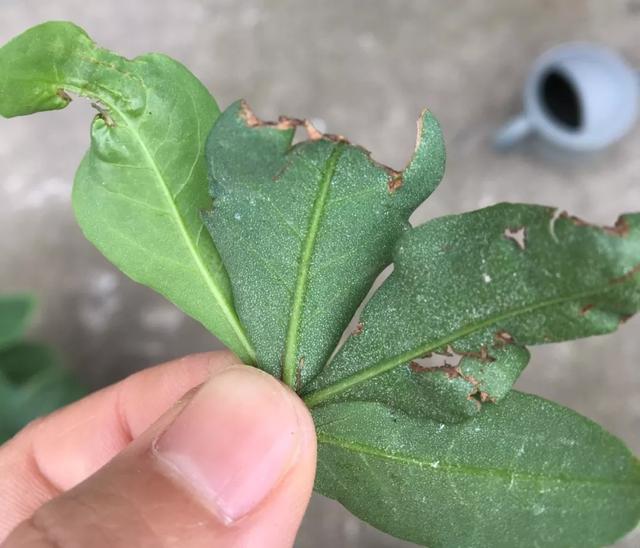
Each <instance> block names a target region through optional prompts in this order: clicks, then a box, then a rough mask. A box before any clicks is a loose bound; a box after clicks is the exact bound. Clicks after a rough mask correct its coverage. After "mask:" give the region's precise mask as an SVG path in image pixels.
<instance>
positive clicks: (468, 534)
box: [313, 392, 640, 548]
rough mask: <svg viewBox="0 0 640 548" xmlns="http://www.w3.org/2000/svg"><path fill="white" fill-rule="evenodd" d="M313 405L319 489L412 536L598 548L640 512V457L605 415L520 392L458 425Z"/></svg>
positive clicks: (440, 542) (376, 409)
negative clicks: (611, 430) (602, 423)
mask: <svg viewBox="0 0 640 548" xmlns="http://www.w3.org/2000/svg"><path fill="white" fill-rule="evenodd" d="M313 414H314V418H315V421H316V427H317V431H318V443H319V449H318V475H317V478H316V489H317V490H318V491H319V492H320V493H322V494H324V495H326V496H329V497H331V498H334V499H336V500H338V501H340V502H341V503H342V504H344V505H345V506H346V507H347V508H348V509H349V510H350V511H351V512H353V513H354V514H355V515H356V516H358V517H360V518H362V519H364V520H366V521H368V522H369V523H371V524H373V525H374V526H376V527H378V528H380V529H382V530H383V531H386V532H388V533H391V534H392V535H395V536H397V537H400V538H403V539H406V540H410V541H413V542H417V543H420V544H425V545H427V546H430V547H432V548H437V547H443V548H449V547H451V546H464V547H465V548H474V547H478V548H480V547H486V546H491V547H504V548H518V547H523V548H528V547H531V546H538V547H540V548H542V547H550V548H555V547H557V546H562V547H566V548H569V547H576V548H588V547H591V546H593V547H599V546H603V545H607V544H610V543H612V542H613V541H615V540H616V539H618V538H619V537H621V536H622V535H624V534H625V533H626V532H628V531H630V530H631V529H633V528H634V527H635V526H636V524H637V523H638V520H639V519H640V462H639V461H638V460H637V459H636V458H634V457H633V455H632V454H631V453H630V452H629V450H628V449H627V448H626V447H625V446H624V445H623V444H622V443H621V442H620V440H618V439H617V438H615V437H613V436H612V435H611V434H608V433H607V432H606V431H604V430H603V429H602V428H601V427H599V426H598V425H596V424H594V423H593V422H591V421H589V420H588V419H586V418H584V417H581V416H580V415H578V414H576V413H574V412H573V411H571V410H569V409H566V408H563V407H561V406H559V405H556V404H553V403H551V402H547V401H545V400H542V399H540V398H536V397H535V396H529V395H526V394H519V393H516V392H512V393H511V394H510V395H509V396H508V397H507V398H505V400H504V401H503V403H501V404H500V405H496V406H491V407H490V408H488V409H487V410H486V411H485V412H484V413H482V414H481V415H479V416H478V417H476V418H474V419H472V420H470V421H467V422H465V423H463V424H455V425H445V424H438V423H436V422H431V421H428V420H420V419H413V418H410V417H407V416H406V415H404V414H402V413H399V412H396V411H394V410H392V409H390V408H388V407H385V406H383V405H382V404H378V403H368V402H346V403H339V404H333V405H328V406H324V407H320V408H318V409H315V410H314V412H313Z"/></svg>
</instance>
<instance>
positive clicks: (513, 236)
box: [504, 226, 527, 249]
mask: <svg viewBox="0 0 640 548" xmlns="http://www.w3.org/2000/svg"><path fill="white" fill-rule="evenodd" d="M504 237H505V238H507V239H508V240H513V241H514V242H515V243H516V245H517V246H518V247H519V248H520V249H526V247H527V231H526V229H525V227H523V226H521V227H520V228H516V229H515V230H514V229H513V228H507V229H505V231H504Z"/></svg>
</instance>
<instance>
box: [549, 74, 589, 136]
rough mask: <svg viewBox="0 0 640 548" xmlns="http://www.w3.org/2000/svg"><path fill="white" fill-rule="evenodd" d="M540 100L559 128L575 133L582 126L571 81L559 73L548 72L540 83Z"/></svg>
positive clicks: (579, 110)
mask: <svg viewBox="0 0 640 548" xmlns="http://www.w3.org/2000/svg"><path fill="white" fill-rule="evenodd" d="M539 93H540V99H541V101H542V104H543V105H544V107H545V110H546V111H547V114H548V115H549V116H550V117H551V118H553V120H554V121H555V122H556V123H557V124H558V125H560V126H562V127H563V128H565V129H568V130H571V131H577V130H579V129H580V126H581V125H582V111H581V108H580V101H579V99H578V95H577V93H576V90H575V88H574V87H573V84H572V83H571V81H570V80H569V79H568V78H567V77H566V76H565V75H564V74H562V73H561V72H558V71H556V70H550V71H549V72H547V73H546V74H545V75H544V76H543V78H542V81H541V83H540V90H539Z"/></svg>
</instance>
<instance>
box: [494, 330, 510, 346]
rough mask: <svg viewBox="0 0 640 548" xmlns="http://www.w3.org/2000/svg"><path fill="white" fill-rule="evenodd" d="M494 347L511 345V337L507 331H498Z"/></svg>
mask: <svg viewBox="0 0 640 548" xmlns="http://www.w3.org/2000/svg"><path fill="white" fill-rule="evenodd" d="M495 340H496V346H498V347H500V346H504V345H506V344H513V336H512V335H511V333H509V332H507V331H504V330H503V331H498V332H496V335H495Z"/></svg>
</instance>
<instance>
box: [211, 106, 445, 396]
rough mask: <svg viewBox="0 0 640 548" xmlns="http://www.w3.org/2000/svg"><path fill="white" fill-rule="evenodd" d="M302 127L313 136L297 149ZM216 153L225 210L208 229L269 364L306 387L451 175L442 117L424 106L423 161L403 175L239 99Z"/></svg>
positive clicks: (219, 205)
mask: <svg viewBox="0 0 640 548" xmlns="http://www.w3.org/2000/svg"><path fill="white" fill-rule="evenodd" d="M299 125H305V127H306V129H307V132H308V133H309V140H307V141H304V142H301V143H299V144H297V145H295V146H292V145H291V142H292V139H293V136H294V132H295V129H296V127H297V126H299ZM207 157H208V160H209V165H210V174H211V193H212V195H213V196H214V207H213V210H212V211H211V212H210V213H209V214H208V215H207V216H206V224H207V227H208V228H209V230H210V232H211V235H212V236H213V239H214V241H215V243H216V246H217V248H218V249H219V251H220V254H221V256H222V257H223V259H224V264H225V266H226V268H227V269H228V271H229V273H230V276H231V283H232V285H233V293H234V298H235V304H236V307H237V310H238V314H239V316H240V318H241V319H242V322H243V324H244V325H245V326H246V328H247V333H248V334H249V336H250V338H251V341H252V342H253V344H254V346H255V348H256V352H257V355H258V364H259V365H260V366H261V367H262V368H263V369H266V370H267V371H269V372H270V373H272V374H274V375H276V376H281V377H282V378H283V380H284V381H285V382H286V383H287V384H289V385H291V386H297V387H300V386H303V385H304V383H305V382H306V381H307V380H309V379H310V378H312V377H313V376H314V375H315V374H316V373H317V372H318V370H319V369H320V368H321V367H322V366H323V365H324V364H325V363H326V361H327V359H328V358H329V356H330V355H331V353H332V351H333V350H334V348H335V345H336V344H337V342H338V340H339V338H340V335H341V334H342V331H343V330H344V329H345V327H346V325H347V324H348V323H349V321H350V320H351V318H352V316H353V314H354V312H355V310H356V308H357V307H358V305H359V304H360V302H361V301H362V299H363V298H364V297H365V295H366V293H367V291H368V290H369V288H370V286H371V284H372V283H373V280H374V279H375V277H376V276H377V275H378V274H379V273H380V271H381V270H382V269H383V268H384V267H385V266H386V265H387V264H388V263H389V262H390V259H391V250H392V247H393V245H394V243H395V241H396V240H397V239H398V237H399V236H400V235H401V234H402V233H403V232H404V231H405V230H406V229H407V228H408V218H409V215H410V214H411V212H412V211H413V209H414V208H415V207H417V206H418V205H419V204H420V203H421V202H422V201H423V200H424V199H425V198H426V197H427V196H429V195H430V194H431V192H433V190H434V189H435V188H436V186H437V184H438V183H439V181H440V179H441V178H442V173H443V168H444V147H443V142H442V136H441V133H440V128H439V126H438V123H437V122H436V120H435V119H434V118H433V117H432V116H431V115H430V114H429V113H428V112H426V111H425V112H424V113H423V115H422V117H421V119H420V121H419V128H418V143H417V146H416V151H415V153H414V156H413V159H412V160H411V162H410V163H409V166H408V167H407V169H405V171H404V173H397V172H394V171H393V170H391V169H389V168H386V167H384V166H381V165H379V164H377V163H375V162H374V161H373V160H371V158H370V157H369V154H368V153H367V152H366V151H365V150H363V149H362V148H360V147H357V146H353V145H351V144H349V143H347V142H346V141H344V140H343V139H341V138H337V137H335V136H326V135H321V134H319V133H318V132H317V131H316V130H315V129H314V128H312V127H311V126H310V125H309V124H308V122H302V121H300V120H292V119H288V118H281V119H280V121H279V122H277V123H264V122H261V121H259V120H258V119H257V118H256V117H255V115H254V114H253V113H252V112H251V111H250V110H249V108H248V107H247V105H246V104H244V103H241V102H238V103H236V104H234V105H232V106H231V107H229V109H227V110H226V111H225V112H224V113H223V114H222V115H221V116H220V118H219V119H218V121H217V122H216V124H215V126H214V128H213V130H212V132H211V136H210V139H209V141H208V143H207Z"/></svg>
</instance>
